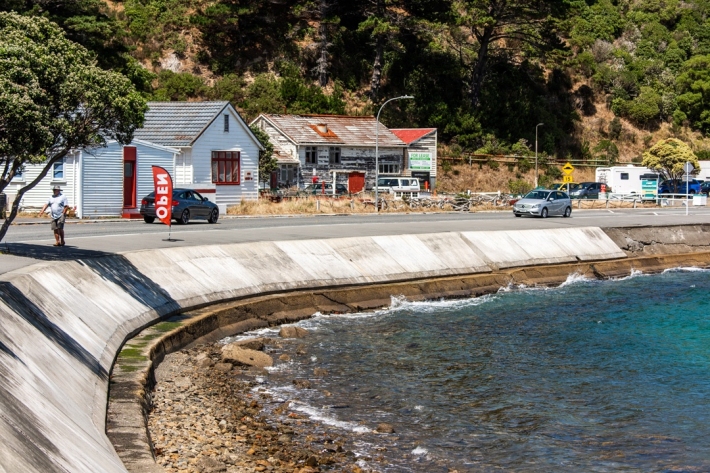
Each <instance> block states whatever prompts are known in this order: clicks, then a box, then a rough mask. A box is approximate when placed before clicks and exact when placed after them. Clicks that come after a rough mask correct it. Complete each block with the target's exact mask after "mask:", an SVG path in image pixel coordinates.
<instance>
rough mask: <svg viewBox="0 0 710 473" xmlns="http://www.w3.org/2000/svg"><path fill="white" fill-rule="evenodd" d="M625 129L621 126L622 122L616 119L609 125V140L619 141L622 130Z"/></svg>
mask: <svg viewBox="0 0 710 473" xmlns="http://www.w3.org/2000/svg"><path fill="white" fill-rule="evenodd" d="M622 129H623V127H622V125H621V120H620V119H619V117H614V119H613V120H612V121H611V122H610V123H609V138H611V139H612V140H618V139H619V137H621V130H622Z"/></svg>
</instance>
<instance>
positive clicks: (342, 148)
mask: <svg viewBox="0 0 710 473" xmlns="http://www.w3.org/2000/svg"><path fill="white" fill-rule="evenodd" d="M376 123H377V121H376V119H375V117H354V116H343V115H277V114H262V115H259V116H258V117H257V118H256V119H255V120H254V121H253V122H252V124H256V125H257V126H258V127H259V128H260V129H262V130H264V131H265V132H266V133H267V134H268V135H269V138H270V140H271V143H272V144H273V145H274V153H275V155H276V159H277V161H278V162H279V170H278V171H277V172H276V173H274V175H272V180H271V184H272V186H273V187H275V186H276V185H283V186H289V187H290V186H299V187H302V186H304V185H306V184H310V183H311V182H313V178H314V177H317V178H318V180H319V181H327V182H332V181H333V179H334V178H335V180H336V182H340V183H345V184H347V185H348V188H349V190H350V192H359V191H361V190H362V189H363V188H367V189H371V188H372V187H373V186H374V183H375V172H374V171H375V142H376V141H377V142H378V143H379V146H378V153H377V154H378V164H379V174H380V175H381V176H387V175H390V176H402V175H406V174H405V169H404V164H405V163H404V157H405V150H406V148H407V144H406V143H405V142H403V141H402V140H401V139H399V138H398V137H397V136H396V135H394V134H393V133H392V132H391V131H390V130H389V129H387V127H385V126H384V125H382V124H380V126H379V130H378V129H377V128H375V124H376Z"/></svg>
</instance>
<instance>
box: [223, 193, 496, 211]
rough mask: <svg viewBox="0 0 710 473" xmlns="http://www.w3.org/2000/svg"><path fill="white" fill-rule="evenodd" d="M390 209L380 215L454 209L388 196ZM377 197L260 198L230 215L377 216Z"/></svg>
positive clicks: (237, 207) (235, 208)
mask: <svg viewBox="0 0 710 473" xmlns="http://www.w3.org/2000/svg"><path fill="white" fill-rule="evenodd" d="M450 197H453V196H442V195H438V196H436V197H433V200H435V201H438V200H442V199H447V198H450ZM385 199H386V200H387V207H386V208H383V209H381V210H380V213H401V212H404V213H425V212H426V213H432V212H449V211H452V207H451V206H444V207H443V208H439V207H427V208H411V207H410V206H409V205H407V203H406V202H404V201H402V200H396V201H395V200H393V199H391V198H389V197H385ZM373 202H374V196H372V197H368V196H365V197H363V198H349V197H343V198H330V197H315V196H309V197H299V198H293V199H284V200H283V201H281V202H272V201H270V200H269V199H259V200H258V201H256V202H254V201H244V202H242V203H241V204H239V205H233V206H231V207H229V208H228V209H227V215H254V216H257V215H259V216H262V215H325V214H367V213H374V212H375V207H374V205H373ZM508 209H510V207H509V206H500V205H499V206H494V205H479V206H476V207H474V208H472V210H471V211H473V212H485V211H491V210H508Z"/></svg>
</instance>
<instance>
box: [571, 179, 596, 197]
mask: <svg viewBox="0 0 710 473" xmlns="http://www.w3.org/2000/svg"><path fill="white" fill-rule="evenodd" d="M602 185H603V183H602V182H582V183H580V184H579V187H577V188H576V189H575V190H573V191H571V192H570V193H569V194H570V197H571V198H573V199H598V198H599V193H600V192H601V190H602Z"/></svg>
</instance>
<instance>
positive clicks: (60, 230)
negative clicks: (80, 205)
mask: <svg viewBox="0 0 710 473" xmlns="http://www.w3.org/2000/svg"><path fill="white" fill-rule="evenodd" d="M47 207H49V213H50V215H51V216H52V224H51V228H52V230H53V231H54V239H55V240H57V242H56V243H55V244H54V246H64V220H65V219H66V216H67V212H68V211H69V206H68V205H67V198H66V196H65V195H63V194H62V188H61V187H59V186H54V189H53V195H52V197H50V198H49V200H48V201H47V203H46V204H44V207H42V210H40V211H39V214H40V215H42V214H43V213H44V211H45V210H47Z"/></svg>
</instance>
